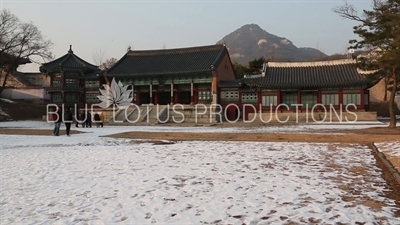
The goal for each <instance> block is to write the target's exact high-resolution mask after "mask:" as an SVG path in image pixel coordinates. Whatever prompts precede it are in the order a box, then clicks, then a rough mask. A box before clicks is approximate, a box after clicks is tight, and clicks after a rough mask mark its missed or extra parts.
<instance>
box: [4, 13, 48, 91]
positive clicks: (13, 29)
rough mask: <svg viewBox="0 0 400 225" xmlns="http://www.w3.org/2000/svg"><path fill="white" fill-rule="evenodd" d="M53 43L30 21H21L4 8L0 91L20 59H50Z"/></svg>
mask: <svg viewBox="0 0 400 225" xmlns="http://www.w3.org/2000/svg"><path fill="white" fill-rule="evenodd" d="M52 46H53V43H52V42H51V41H50V40H46V39H45V37H44V36H43V35H42V34H41V32H40V31H39V29H38V28H37V27H36V26H35V25H34V24H33V23H32V22H29V23H25V22H21V21H20V20H19V19H18V17H16V16H15V15H14V14H12V13H11V12H10V11H8V10H6V9H4V10H2V11H1V12H0V56H1V57H0V68H1V70H2V71H0V78H2V80H3V82H2V84H1V86H0V93H1V92H2V91H3V90H4V87H5V86H6V84H7V79H8V77H9V75H10V74H11V73H12V71H13V70H14V69H15V68H17V67H18V65H19V64H20V62H21V60H29V61H30V62H35V63H39V62H37V61H35V59H34V58H35V57H39V58H42V59H43V60H44V61H46V60H49V59H52V58H53V55H52V53H51V51H50V49H51V47H52Z"/></svg>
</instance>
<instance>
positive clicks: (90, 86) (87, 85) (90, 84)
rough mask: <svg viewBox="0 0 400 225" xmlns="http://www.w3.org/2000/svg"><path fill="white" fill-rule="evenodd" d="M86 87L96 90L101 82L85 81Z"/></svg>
mask: <svg viewBox="0 0 400 225" xmlns="http://www.w3.org/2000/svg"><path fill="white" fill-rule="evenodd" d="M85 87H87V88H95V87H97V88H98V87H99V81H96V80H87V81H85Z"/></svg>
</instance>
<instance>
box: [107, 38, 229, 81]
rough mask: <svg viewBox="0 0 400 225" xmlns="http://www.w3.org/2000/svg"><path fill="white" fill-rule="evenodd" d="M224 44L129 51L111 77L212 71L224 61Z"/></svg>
mask: <svg viewBox="0 0 400 225" xmlns="http://www.w3.org/2000/svg"><path fill="white" fill-rule="evenodd" d="M225 54H227V49H226V47H225V46H224V45H209V46H201V47H192V48H179V49H161V50H146V51H129V52H128V53H126V54H125V55H124V57H122V58H121V59H120V60H119V61H118V62H117V63H116V64H115V65H114V66H113V67H111V68H110V69H109V70H108V73H107V74H108V75H110V76H124V75H128V76H136V75H161V74H182V73H193V72H203V71H211V70H212V66H214V67H215V68H216V67H217V66H218V65H219V63H220V62H221V61H222V59H223V57H224V55H225Z"/></svg>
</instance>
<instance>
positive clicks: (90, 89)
mask: <svg viewBox="0 0 400 225" xmlns="http://www.w3.org/2000/svg"><path fill="white" fill-rule="evenodd" d="M40 70H41V72H42V73H45V74H47V75H49V76H50V77H51V85H50V87H48V88H47V90H48V92H49V93H50V94H51V102H53V103H57V104H62V103H64V104H79V105H80V106H81V105H82V106H83V105H85V104H86V105H89V106H90V105H91V104H93V103H99V102H100V101H99V99H98V98H97V96H98V95H99V94H100V92H99V89H100V88H101V87H102V85H103V84H105V83H107V84H110V81H111V80H112V79H115V80H116V81H117V82H119V81H120V82H121V83H122V84H124V85H130V88H132V89H130V90H132V93H133V96H132V97H133V100H132V103H135V104H136V105H149V104H150V105H152V104H154V105H174V104H183V105H187V106H188V107H190V106H193V105H196V104H205V105H210V104H220V105H222V107H223V108H224V110H226V112H227V113H226V118H223V119H229V120H232V119H235V118H237V117H243V118H247V117H248V116H249V114H251V113H253V114H254V112H255V111H257V112H262V113H268V112H271V110H274V111H277V112H280V113H285V112H286V113H287V112H296V111H298V112H305V111H310V110H311V109H312V110H323V108H324V107H325V106H326V107H330V106H333V107H334V108H335V109H337V110H340V109H341V110H344V108H345V107H346V106H347V105H349V104H352V106H353V105H354V106H356V107H351V108H350V110H352V111H358V112H364V111H367V110H368V109H369V104H370V102H369V88H370V87H372V86H373V85H374V84H375V83H376V80H371V79H369V78H368V76H367V75H366V73H365V72H362V71H359V70H358V69H357V67H356V61H355V60H353V59H346V60H334V61H322V62H267V63H265V64H264V66H263V69H262V71H261V72H260V74H258V75H248V76H245V77H244V78H242V79H236V78H235V72H234V70H233V66H232V62H231V60H230V57H229V53H228V50H227V48H226V47H225V45H222V44H217V45H209V46H200V47H190V48H180V49H161V50H135V51H131V50H129V51H128V52H127V53H126V54H125V55H124V56H123V57H122V58H121V59H120V60H119V61H118V62H117V63H116V64H115V65H114V66H113V67H111V68H110V69H108V70H107V71H100V70H99V68H98V67H97V66H95V65H92V64H90V63H88V62H86V61H84V60H83V59H81V58H79V57H78V56H76V55H75V54H74V53H73V51H72V49H71V48H70V50H69V51H68V53H67V54H66V55H64V56H62V57H60V58H58V59H56V60H54V61H52V62H49V63H45V64H43V65H42V66H41V68H40Z"/></svg>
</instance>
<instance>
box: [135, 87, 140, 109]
mask: <svg viewBox="0 0 400 225" xmlns="http://www.w3.org/2000/svg"><path fill="white" fill-rule="evenodd" d="M136 104H137V105H140V92H139V88H138V89H137V91H136Z"/></svg>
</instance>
